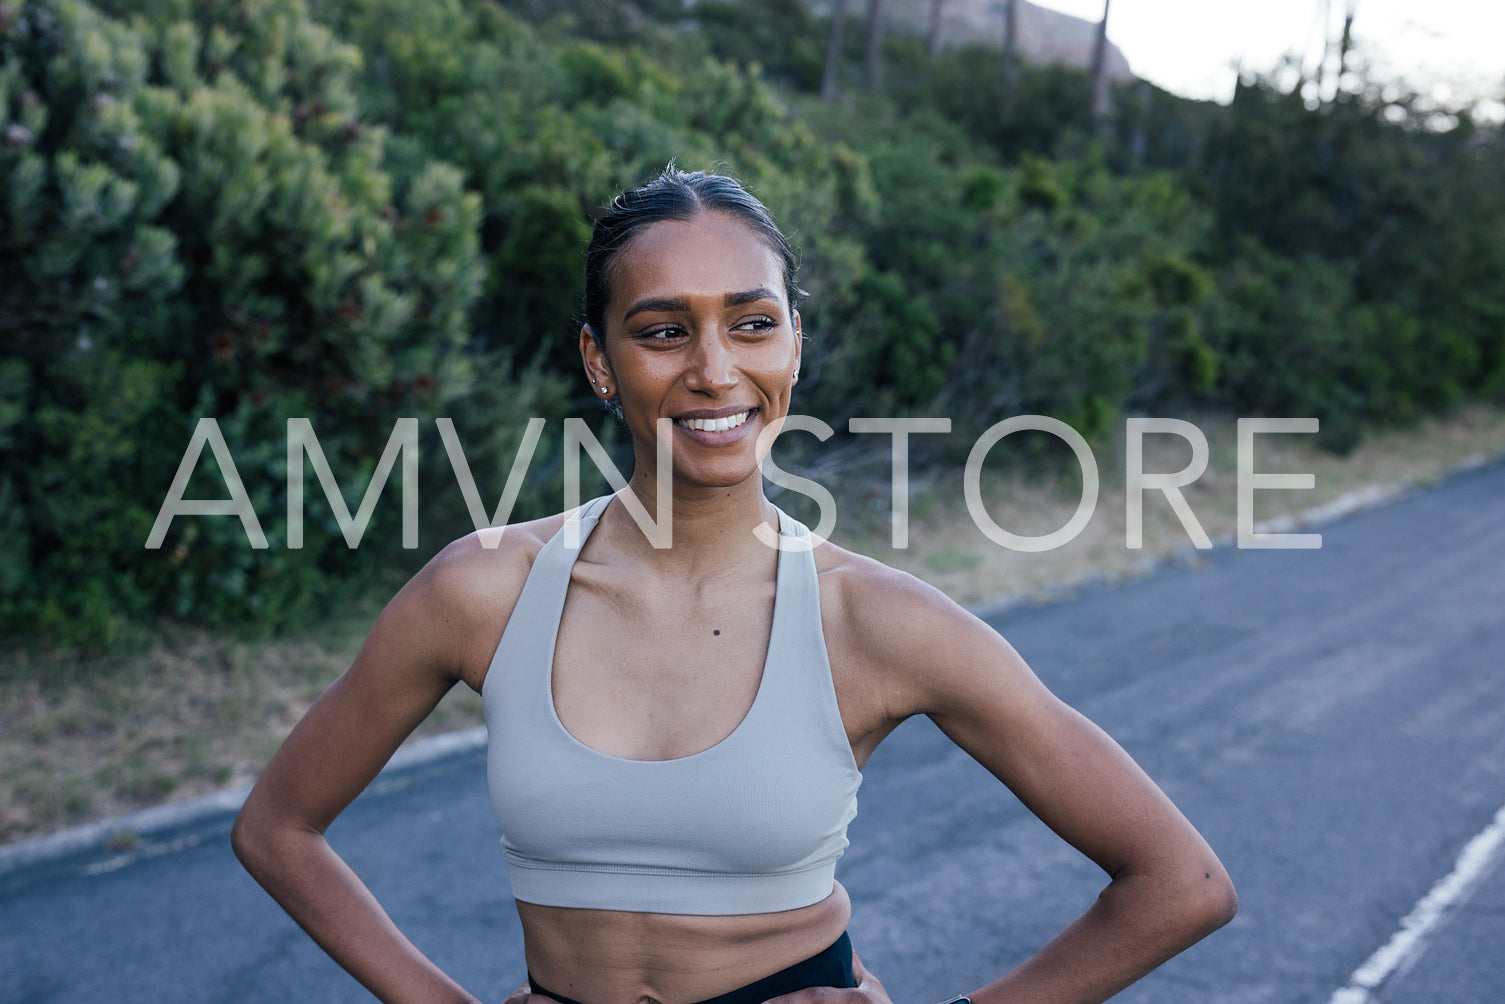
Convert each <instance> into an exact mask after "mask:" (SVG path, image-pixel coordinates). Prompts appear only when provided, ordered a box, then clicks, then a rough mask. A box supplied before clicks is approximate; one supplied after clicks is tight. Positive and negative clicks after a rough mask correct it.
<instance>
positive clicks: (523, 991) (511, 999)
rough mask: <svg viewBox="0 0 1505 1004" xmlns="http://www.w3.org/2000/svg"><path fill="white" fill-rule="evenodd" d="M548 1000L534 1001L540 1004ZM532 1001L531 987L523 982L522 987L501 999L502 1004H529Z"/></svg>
mask: <svg viewBox="0 0 1505 1004" xmlns="http://www.w3.org/2000/svg"><path fill="white" fill-rule="evenodd" d="M549 999H550V998H548V997H538V998H536V1000H537V1001H540V1002H542V1001H547V1000H549ZM533 1000H535V997H534V996H533V985H532V984H531V983H528V982H527V981H526V980H524V981H523V985H522V986H520V987H518V988H517V989H516V990H514V991H512V992H511V993H510V994H508V995H507V996H506V997H505V998H503V999H502V1004H529V1002H530V1001H533Z"/></svg>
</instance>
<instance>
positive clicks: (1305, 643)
mask: <svg viewBox="0 0 1505 1004" xmlns="http://www.w3.org/2000/svg"><path fill="white" fill-rule="evenodd" d="M1322 532H1323V534H1324V538H1325V539H1324V545H1323V547H1322V548H1321V550H1316V551H1242V552H1241V551H1235V550H1231V549H1223V550H1219V551H1216V552H1213V553H1211V554H1210V555H1205V556H1203V557H1202V559H1201V560H1200V561H1197V562H1195V563H1190V564H1176V565H1171V566H1168V567H1165V568H1163V569H1161V570H1160V571H1158V572H1156V573H1155V574H1153V575H1151V576H1148V577H1147V578H1145V579H1142V580H1139V581H1136V582H1133V583H1130V584H1127V585H1121V586H1117V587H1111V588H1109V587H1103V588H1095V589H1091V590H1087V591H1085V592H1083V593H1082V594H1080V595H1078V596H1076V597H1074V598H1071V599H1069V600H1065V601H1062V602H1058V603H1055V604H1052V605H1049V606H1041V607H1026V608H1015V609H1013V610H1011V611H1009V612H1007V613H1005V614H1003V615H1001V616H1000V617H998V618H996V619H995V625H996V626H997V627H998V628H999V629H1000V630H1002V631H1003V632H1004V633H1005V634H1006V635H1007V636H1008V637H1009V638H1010V640H1011V641H1012V642H1013V643H1014V644H1015V646H1016V647H1017V648H1019V649H1020V651H1021V652H1023V653H1024V655H1025V656H1026V658H1028V659H1029V661H1030V662H1031V664H1032V665H1033V666H1034V667H1035V669H1036V670H1037V672H1039V673H1040V675H1041V676H1042V677H1043V678H1044V679H1045V680H1046V681H1047V682H1048V683H1049V684H1050V685H1051V686H1052V687H1053V688H1054V689H1055V690H1056V691H1057V692H1058V693H1060V694H1061V695H1062V696H1064V697H1065V698H1066V699H1068V700H1069V701H1071V702H1072V703H1073V704H1074V705H1076V706H1077V707H1078V708H1080V709H1081V710H1082V711H1084V712H1085V713H1086V714H1088V715H1089V716H1090V717H1092V718H1093V719H1094V720H1096V721H1097V722H1098V723H1099V724H1101V725H1102V726H1103V727H1104V728H1106V729H1107V730H1108V731H1109V732H1110V733H1112V734H1113V735H1114V736H1115V737H1116V738H1117V739H1118V740H1119V742H1121V743H1122V744H1123V745H1124V746H1125V747H1126V748H1127V749H1128V750H1129V751H1130V752H1131V753H1132V754H1133V755H1134V756H1135V757H1136V758H1137V759H1138V760H1139V761H1140V762H1141V763H1142V764H1143V765H1144V766H1145V767H1146V768H1147V769H1148V770H1149V771H1150V773H1151V774H1152V775H1153V776H1154V777H1155V778H1156V779H1157V780H1158V781H1159V782H1160V783H1161V785H1162V786H1163V787H1164V788H1165V789H1166V791H1167V792H1168V793H1169V794H1170V795H1171V796H1172V798H1174V799H1175V800H1176V801H1177V803H1178V804H1180V805H1181V806H1182V808H1183V809H1184V810H1185V811H1186V813H1187V815H1188V816H1190V817H1191V819H1192V820H1193V822H1195V823H1196V824H1197V825H1198V827H1199V828H1200V829H1201V830H1202V832H1203V833H1204V834H1205V835H1206V836H1207V837H1208V839H1209V840H1210V841H1211V843H1212V845H1213V846H1214V848H1215V849H1217V850H1218V852H1219V853H1220V854H1221V856H1222V857H1223V860H1224V862H1225V863H1226V864H1227V866H1228V868H1229V871H1230V872H1231V873H1232V874H1233V876H1234V880H1235V882H1236V883H1237V885H1238V887H1239V892H1240V896H1241V900H1242V905H1241V910H1240V913H1239V916H1238V917H1237V919H1235V920H1234V922H1233V923H1232V924H1230V925H1229V926H1228V927H1226V928H1225V929H1223V930H1222V931H1220V932H1219V933H1217V934H1215V935H1214V936H1213V937H1211V938H1210V939H1208V940H1207V941H1204V942H1203V943H1201V944H1200V945H1198V946H1196V947H1195V948H1193V949H1192V950H1191V951H1189V952H1187V953H1185V954H1184V955H1182V956H1181V957H1179V958H1178V959H1176V960H1174V961H1173V962H1172V963H1170V964H1169V965H1167V966H1165V967H1163V968H1162V969H1161V970H1159V971H1158V972H1156V973H1155V974H1153V975H1152V976H1150V977H1149V978H1147V979H1146V980H1144V981H1142V982H1141V983H1140V984H1138V985H1137V986H1135V987H1133V988H1131V989H1130V990H1128V991H1126V992H1125V993H1124V994H1122V995H1120V997H1119V998H1116V1000H1121V1001H1132V1002H1150V1001H1154V1002H1157V1004H1182V1002H1184V1004H1193V1002H1196V1004H1208V1002H1228V1004H1234V1002H1237V1004H1246V1002H1247V1004H1254V1002H1272V1004H1306V1002H1311V1004H1329V1002H1331V1001H1333V1000H1334V994H1335V993H1336V992H1338V991H1340V990H1342V989H1343V988H1345V987H1347V986H1349V984H1350V983H1351V982H1352V981H1353V979H1354V974H1355V972H1356V971H1357V970H1359V968H1360V967H1361V966H1362V965H1363V964H1364V963H1365V962H1366V960H1369V959H1370V958H1371V956H1373V955H1374V954H1375V953H1376V952H1377V950H1379V949H1381V947H1382V946H1384V945H1385V944H1386V943H1387V942H1389V941H1390V940H1391V939H1392V938H1393V937H1394V936H1395V935H1396V933H1397V931H1399V930H1401V929H1402V923H1401V922H1402V918H1404V917H1406V916H1407V915H1408V914H1413V911H1415V910H1416V908H1417V905H1418V903H1421V902H1422V901H1423V900H1424V899H1426V897H1427V896H1428V894H1429V892H1433V891H1434V887H1438V886H1439V884H1441V886H1443V887H1446V888H1444V889H1443V891H1444V892H1447V891H1448V890H1449V889H1451V892H1450V893H1449V896H1448V897H1446V898H1444V899H1443V900H1437V898H1436V896H1437V894H1436V893H1435V892H1433V900H1430V901H1428V902H1432V903H1433V905H1434V906H1435V905H1437V904H1438V903H1439V902H1440V903H1441V909H1438V910H1434V911H1431V916H1430V921H1431V922H1430V923H1428V924H1427V925H1424V927H1421V928H1417V933H1418V937H1416V938H1415V939H1414V943H1412V944H1411V945H1410V948H1409V950H1408V951H1406V952H1405V953H1402V954H1401V956H1400V957H1399V958H1396V959H1391V964H1390V965H1389V968H1388V969H1386V970H1385V973H1386V975H1385V977H1384V978H1383V980H1382V981H1381V982H1380V983H1379V991H1380V996H1379V997H1376V998H1374V999H1375V1000H1376V1001H1377V1000H1383V1001H1385V1002H1386V1004H1423V1002H1425V1004H1455V1002H1456V1004H1464V1002H1467V1004H1486V1002H1488V1004H1494V1002H1496V1001H1498V1000H1500V999H1502V994H1505V989H1502V988H1505V953H1502V952H1501V951H1500V946H1501V945H1505V867H1500V866H1499V864H1498V862H1499V860H1500V858H1501V857H1505V853H1502V852H1500V851H1499V850H1498V849H1496V850H1494V851H1493V852H1491V853H1490V854H1488V855H1487V856H1485V857H1484V858H1483V859H1482V860H1475V861H1474V862H1473V865H1474V867H1473V870H1472V871H1471V872H1470V875H1471V877H1470V878H1469V880H1468V881H1467V882H1464V883H1462V884H1461V885H1460V884H1459V883H1456V882H1455V883H1453V884H1452V886H1448V883H1446V882H1444V881H1443V880H1444V879H1445V878H1446V877H1447V876H1448V875H1449V874H1450V873H1452V872H1453V871H1454V869H1455V867H1456V866H1457V865H1458V864H1459V859H1460V855H1461V854H1462V853H1463V851H1464V849H1465V847H1466V846H1468V845H1469V842H1470V840H1472V839H1473V838H1475V837H1476V836H1477V835H1479V834H1481V833H1487V832H1489V831H1490V827H1491V825H1492V820H1494V818H1495V816H1496V813H1497V812H1498V811H1499V810H1500V808H1501V806H1502V805H1505V465H1501V464H1495V465H1493V466H1490V467H1488V468H1484V469H1481V470H1476V471H1473V472H1470V473H1467V474H1464V475H1460V476H1458V477H1456V478H1454V479H1453V480H1451V481H1449V482H1448V483H1447V484H1445V485H1443V486H1442V487H1440V488H1438V489H1434V490H1432V491H1429V492H1426V493H1423V494H1418V495H1414V496H1411V497H1409V498H1405V499H1402V500H1400V501H1397V502H1394V503H1391V504H1389V505H1386V506H1384V507H1383V508H1380V509H1376V510H1371V511H1369V512H1365V513H1361V514H1358V515H1356V516H1352V517H1349V518H1347V519H1344V520H1342V521H1340V522H1337V523H1333V524H1329V525H1327V526H1325V527H1323V528H1322ZM866 775H867V777H866V781H865V783H864V786H863V789H862V795H861V811H860V813H859V816H858V819H857V821H856V822H855V823H854V824H853V826H852V830H851V838H852V847H851V849H850V850H849V851H848V853H847V856H846V858H845V859H844V860H843V862H842V864H841V867H840V869H839V870H838V875H839V877H840V878H841V879H842V881H843V882H844V883H845V884H846V885H847V888H848V889H849V890H850V891H851V893H852V898H853V901H854V907H855V916H854V918H853V922H852V936H853V940H854V944H855V945H856V946H857V948H858V950H859V951H860V953H861V954H862V956H863V959H864V961H865V962H866V963H867V964H868V965H869V967H870V968H872V969H873V970H874V971H875V972H876V973H878V974H879V976H880V977H881V978H883V980H884V981H885V983H886V984H887V986H888V988H889V990H890V991H891V993H892V995H893V997H894V1000H895V1001H896V1002H898V1004H927V1002H931V1001H936V1000H941V999H943V998H945V997H947V996H950V995H951V994H953V993H957V992H962V991H965V990H968V989H971V988H973V987H975V986H978V985H980V984H981V983H983V982H986V981H987V980H989V979H991V978H992V977H993V976H995V975H997V974H998V973H1000V972H1002V971H1003V970H1005V969H1006V968H1008V967H1009V966H1010V965H1012V964H1013V963H1015V962H1017V961H1018V960H1020V959H1022V958H1024V957H1025V956H1027V955H1028V954H1029V953H1030V952H1031V951H1032V950H1033V949H1034V948H1036V947H1037V946H1038V945H1040V944H1041V943H1043V942H1044V941H1045V940H1047V939H1048V938H1049V937H1050V936H1051V935H1052V934H1053V933H1054V932H1055V931H1056V930H1058V929H1059V928H1060V927H1061V926H1062V925H1063V924H1065V923H1066V922H1067V921H1069V920H1070V918H1071V917H1072V916H1074V915H1075V914H1076V913H1077V912H1079V911H1080V910H1081V909H1083V908H1084V907H1085V906H1087V905H1088V904H1089V903H1090V902H1091V900H1092V898H1093V897H1094V896H1095V895H1096V893H1097V891H1098V889H1099V887H1100V886H1101V884H1102V876H1101V875H1100V874H1098V873H1097V872H1096V869H1095V868H1093V866H1091V865H1090V864H1089V863H1087V862H1085V861H1084V860H1082V859H1081V858H1080V857H1079V856H1077V855H1076V854H1075V852H1074V851H1072V850H1071V849H1070V848H1069V847H1066V846H1065V845H1063V844H1062V843H1061V842H1060V841H1059V840H1058V839H1057V838H1056V837H1054V836H1053V835H1052V834H1051V833H1050V832H1049V831H1048V830H1046V829H1045V828H1044V827H1043V826H1041V825H1040V824H1039V823H1038V822H1037V821H1036V820H1034V818H1033V817H1031V816H1030V815H1029V814H1028V813H1026V812H1024V811H1023V809H1022V808H1021V807H1020V806H1019V805H1018V803H1017V802H1016V801H1014V799H1013V798H1012V796H1010V795H1009V794H1008V793H1007V792H1006V791H1005V790H1003V789H1002V788H1001V787H1000V786H999V785H998V784H997V782H995V781H994V780H992V778H991V777H989V776H988V775H987V774H986V773H985V772H983V771H982V770H981V769H980V768H978V767H977V766H976V765H975V764H973V763H972V762H971V761H970V760H968V759H967V758H966V757H965V756H964V755H963V754H961V753H959V752H958V751H957V750H955V749H954V748H952V747H950V746H949V745H948V744H947V743H946V741H945V740H944V738H943V737H941V736H940V734H939V733H938V732H937V731H936V730H935V729H934V728H933V727H932V726H930V725H929V723H928V722H925V721H917V722H911V723H908V724H906V725H905V726H904V727H903V728H901V729H900V730H899V731H898V732H896V733H895V734H894V735H893V736H892V737H891V738H890V739H889V740H888V741H887V742H886V743H885V744H884V746H883V747H882V748H880V750H879V751H878V753H877V754H876V755H875V756H874V757H873V760H872V762H871V763H870V764H869V766H868V770H867V772H866ZM227 827H228V819H226V818H223V817H220V818H212V819H209V820H206V821H202V822H201V823H200V824H199V825H197V827H196V828H191V829H188V830H184V831H180V832H176V833H171V834H167V835H165V836H164V838H163V840H161V841H149V842H147V843H146V844H143V845H142V846H141V847H139V848H136V849H135V850H133V851H132V852H130V853H126V854H121V855H116V856H111V855H109V854H104V853H93V854H85V855H81V856H79V857H76V858H73V859H70V860H66V861H58V862H53V863H52V864H51V865H49V866H47V867H41V868H36V869H33V870H30V871H25V872H13V873H11V874H9V875H5V876H0V1001H4V1002H17V1004H20V1002H25V1004H45V1002H50V1001H56V1002H64V1001H66V1002H69V1004H74V1002H78V1001H89V1000H101V1001H110V1002H112V1004H133V1002H169V1001H185V1002H187V1001H192V1002H195V1004H209V1002H216V1001H222V1002H236V1004H244V1002H275V1004H287V1002H290V1001H293V1002H324V1001H350V1000H363V999H369V998H367V997H366V995H365V994H364V992H363V991H361V990H360V989H359V987H357V986H356V984H355V983H354V982H353V981H351V980H350V979H349V978H348V977H346V976H345V975H344V974H343V973H341V972H340V971H339V970H338V969H337V968H336V967H335V966H334V965H333V964H332V963H330V962H329V961H328V960H327V959H325V958H324V957H323V956H322V955H321V954H320V953H319V951H318V950H317V949H316V948H314V947H313V946H312V944H311V943H309V942H308V940H307V939H306V938H305V937H304V936H303V935H302V934H301V932H299V931H298V930H297V928H296V927H295V926H294V925H293V924H292V922H291V921H289V920H288V919H287V918H286V917H285V916H284V915H283V914H282V913H281V912H280V911H279V910H278V908H277V907H276V906H275V905H274V904H272V902H271V901H270V900H269V899H268V898H267V897H266V896H265V895H264V894H263V893H262V892H261V891H260V890H259V889H258V888H257V887H256V886H255V885H254V883H252V882H251V880H250V879H248V878H247V877H246V876H245V875H244V874H243V873H242V872H241V871H240V869H239V867H238V866H237V865H236V863H235V862H234V860H233V858H232V857H231V855H230V853H229V848H228V841H227V837H226V832H227ZM497 836H498V834H497V830H496V823H495V820H494V819H493V818H492V816H491V810H490V806H489V803H488V802H487V800H486V792H485V782H484V775H483V767H482V761H481V757H480V756H479V755H478V754H472V755H465V756H457V757H452V758H449V759H447V760H445V761H442V762H440V763H436V764H432V765H430V766H428V767H426V768H423V769H420V770H413V771H408V772H406V773H403V774H401V775H398V776H397V777H395V778H392V779H383V780H381V781H379V782H378V783H377V785H376V786H374V787H373V789H372V790H371V791H369V792H368V793H367V794H366V795H364V796H363V797H362V798H361V799H360V800H358V801H357V803H356V804H355V805H354V806H352V807H351V809H350V810H349V811H348V812H347V813H346V814H345V816H343V817H342V818H341V819H340V820H339V821H338V822H337V823H336V825H335V826H334V828H333V829H332V831H331V834H330V837H331V840H332V842H333V843H334V844H335V845H336V847H337V848H338V849H339V850H340V851H341V852H342V853H343V854H344V855H345V856H346V857H347V859H348V860H349V861H350V862H351V864H352V865H354V867H355V868H356V869H357V871H359V872H360V873H361V874H362V875H363V876H365V877H366V879H367V880H368V882H369V883H370V884H371V886H372V887H373V888H374V890H375V891H376V893H377V895H378V896H379V897H380V898H381V899H382V900H383V902H384V903H385V904H386V905H387V907H388V909H389V910H390V911H391V913H392V914H393V915H394V916H395V917H396V918H397V920H398V922H399V924H400V925H401V926H402V927H403V928H404V929H405V930H406V931H408V932H409V934H410V935H411V936H412V937H413V939H414V940H415V941H416V942H417V943H418V944H419V946H420V947H421V948H423V949H424V950H425V951H426V952H428V953H429V954H430V955H431V956H433V957H434V958H435V959H436V960H437V961H438V962H439V963H440V964H441V965H442V966H444V967H446V968H447V969H448V970H449V971H450V972H451V973H452V974H453V975H455V976H456V978H458V979H460V980H461V981H462V982H463V983H465V984H466V985H467V986H469V987H470V988H471V989H472V990H473V991H475V992H478V993H480V994H481V995H482V996H483V997H486V998H489V999H493V1000H500V999H501V998H502V997H503V996H505V995H506V993H507V992H509V991H510V990H511V989H513V988H514V987H516V986H517V985H518V984H519V983H520V982H521V981H522V978H523V974H524V970H523V964H522V961H521V947H520V937H519V932H518V927H517V919H516V914H515V913H514V911H513V910H512V908H511V902H510V899H509V897H508V893H507V884H506V877H505V869H504V866H503V862H502V856H501V850H500V846H499V844H498V841H497ZM1465 857H1467V855H1465ZM1475 857H1477V855H1475ZM1423 912H1426V911H1423ZM1413 926H1414V925H1413ZM1358 999H1360V1000H1362V999H1364V998H1362V997H1360V998H1358Z"/></svg>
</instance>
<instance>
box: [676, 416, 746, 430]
mask: <svg viewBox="0 0 1505 1004" xmlns="http://www.w3.org/2000/svg"><path fill="white" fill-rule="evenodd" d="M751 414H752V412H751V411H739V412H738V413H737V414H735V415H726V416H724V417H722V418H682V419H679V424H680V425H682V426H684V427H685V428H686V429H694V430H695V431H696V432H726V431H727V430H728V429H735V428H736V427H737V426H739V425H741V424H742V423H743V422H745V421H747V416H748V415H751Z"/></svg>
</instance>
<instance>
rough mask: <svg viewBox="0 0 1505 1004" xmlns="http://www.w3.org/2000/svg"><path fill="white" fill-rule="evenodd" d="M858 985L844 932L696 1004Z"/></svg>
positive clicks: (565, 1002)
mask: <svg viewBox="0 0 1505 1004" xmlns="http://www.w3.org/2000/svg"><path fill="white" fill-rule="evenodd" d="M528 985H529V986H531V987H532V988H533V992H534V993H535V994H542V995H543V996H545V997H552V998H553V999H554V1000H556V1001H558V1002H559V1004H581V1002H580V1001H577V1000H571V999H570V998H568V997H562V996H560V995H559V994H556V993H555V992H554V991H552V990H549V989H546V988H544V987H541V986H539V984H538V981H537V980H535V979H534V978H533V974H532V973H529V974H528ZM856 985H857V981H856V979H855V978H854V977H853V975H852V939H851V938H849V937H847V934H846V932H845V931H843V932H842V934H841V937H839V938H837V939H836V941H835V942H834V943H833V944H832V945H831V946H830V947H828V948H827V949H826V950H825V951H823V952H818V953H816V954H815V955H812V956H810V958H808V959H806V960H805V961H804V962H796V963H795V964H794V965H792V966H790V967H789V968H788V969H781V970H779V971H778V972H776V973H774V974H773V975H772V976H765V977H763V978H762V979H761V980H754V981H753V982H752V983H749V984H748V985H747V986H745V987H739V988H737V989H736V990H731V991H728V992H727V993H724V994H721V995H719V996H716V997H712V998H710V999H708V1000H703V1001H699V1002H697V1004H763V1002H764V1001H766V1000H768V999H769V998H771V997H778V996H779V995H780V994H788V993H793V992H794V991H796V990H804V989H805V988H806V987H844V988H850V987H855V986H856Z"/></svg>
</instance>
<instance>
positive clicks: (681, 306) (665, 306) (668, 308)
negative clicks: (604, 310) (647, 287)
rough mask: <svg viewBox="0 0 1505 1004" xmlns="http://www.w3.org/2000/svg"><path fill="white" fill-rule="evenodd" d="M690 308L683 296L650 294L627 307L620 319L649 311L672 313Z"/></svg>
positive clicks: (626, 318)
mask: <svg viewBox="0 0 1505 1004" xmlns="http://www.w3.org/2000/svg"><path fill="white" fill-rule="evenodd" d="M689 309H690V301H688V300H686V299H684V298H683V297H675V296H667V297H665V296H650V297H645V298H644V299H641V300H639V301H638V302H637V303H634V304H633V305H632V306H630V307H628V308H627V313H625V314H623V315H622V320H624V321H626V320H628V319H630V318H631V317H632V316H633V315H634V314H641V313H645V312H649V311H651V312H652V313H655V314H672V313H677V312H680V311H685V310H689Z"/></svg>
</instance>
